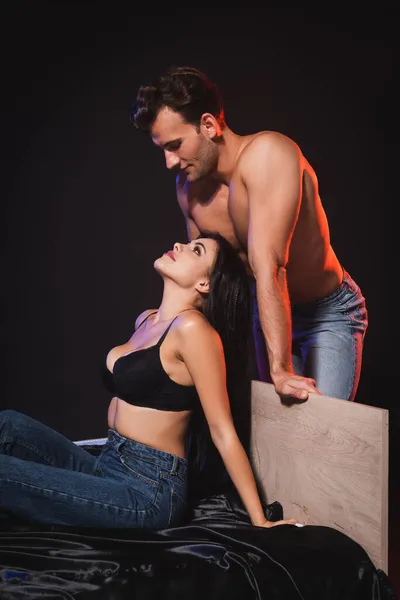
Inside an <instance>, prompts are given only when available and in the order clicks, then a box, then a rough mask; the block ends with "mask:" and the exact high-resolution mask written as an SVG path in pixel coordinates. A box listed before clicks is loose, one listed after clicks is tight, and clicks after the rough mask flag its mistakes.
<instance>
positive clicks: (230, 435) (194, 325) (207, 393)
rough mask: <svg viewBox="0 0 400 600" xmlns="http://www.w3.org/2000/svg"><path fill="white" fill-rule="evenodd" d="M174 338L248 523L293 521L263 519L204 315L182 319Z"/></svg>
mask: <svg viewBox="0 0 400 600" xmlns="http://www.w3.org/2000/svg"><path fill="white" fill-rule="evenodd" d="M178 340H179V351H180V356H181V359H182V360H183V361H184V362H185V365H186V367H187V369H188V371H189V373H190V375H191V377H192V379H193V383H194V385H195V386H196V389H197V392H198V395H199V398H200V402H201V404H202V407H203V410H204V414H205V417H206V419H207V423H208V425H209V428H210V433H211V437H212V440H213V442H214V444H215V446H216V447H217V449H218V451H219V453H220V454H221V457H222V460H223V461H224V464H225V467H226V469H227V471H228V473H229V476H230V477H231V479H232V481H233V483H234V485H235V487H236V489H237V491H238V493H239V495H240V497H241V499H242V502H243V504H244V506H245V508H246V510H247V512H248V513H249V516H250V519H251V522H252V523H253V524H254V525H258V526H262V527H272V526H274V525H278V524H294V523H296V520H295V519H288V520H285V521H277V522H272V521H268V520H267V519H266V518H265V514H264V510H263V507H262V504H261V501H260V497H259V495H258V491H257V486H256V482H255V479H254V475H253V471H252V468H251V465H250V462H249V460H248V458H247V455H246V452H245V451H244V448H243V446H242V444H241V442H240V440H239V438H238V435H237V433H236V429H235V426H234V423H233V419H232V414H231V410H230V405H229V398H228V392H227V389H226V368H225V358H224V351H223V347H222V343H221V339H220V337H219V335H218V333H217V332H216V331H215V330H214V329H213V327H211V325H210V324H209V323H208V321H207V320H206V318H205V317H203V316H202V315H201V314H196V313H194V314H191V315H190V316H186V317H185V318H184V319H182V324H181V325H180V326H179V328H178Z"/></svg>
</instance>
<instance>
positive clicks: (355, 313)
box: [253, 271, 368, 400]
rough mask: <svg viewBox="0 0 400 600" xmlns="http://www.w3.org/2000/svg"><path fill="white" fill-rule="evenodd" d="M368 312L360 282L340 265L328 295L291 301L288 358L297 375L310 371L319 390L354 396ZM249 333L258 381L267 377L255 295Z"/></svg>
mask: <svg viewBox="0 0 400 600" xmlns="http://www.w3.org/2000/svg"><path fill="white" fill-rule="evenodd" d="M367 327H368V313H367V309H366V305H365V299H364V297H363V295H362V293H361V290H360V288H359V287H358V285H357V284H356V283H355V281H354V280H353V279H352V278H351V277H350V275H349V274H348V273H347V272H346V271H344V277H343V281H342V283H341V285H340V286H339V287H338V288H337V290H335V291H334V292H333V293H332V294H330V295H329V296H326V297H325V298H321V299H320V300H316V301H314V302H308V303H306V304H294V305H293V306H292V360H293V369H294V371H295V373H297V374H298V375H304V376H305V377H312V378H313V379H315V381H316V385H317V388H318V389H319V390H320V391H321V392H322V393H323V394H324V395H325V396H332V397H333V398H341V399H343V400H354V398H355V395H356V392H357V387H358V383H359V380H360V372H361V361H362V350H363V343H364V336H365V333H366V331H367ZM253 335H254V340H255V348H256V359H257V366H258V372H259V377H260V379H261V381H268V382H271V378H270V375H269V365H268V355H267V351H266V347H265V341H264V335H263V333H262V329H261V324H260V317H259V313H258V307H257V301H256V300H255V302H254V317H253Z"/></svg>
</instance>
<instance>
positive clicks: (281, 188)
mask: <svg viewBox="0 0 400 600" xmlns="http://www.w3.org/2000/svg"><path fill="white" fill-rule="evenodd" d="M301 159H302V157H301V153H300V150H299V148H298V147H297V146H296V144H294V142H292V141H291V140H289V139H288V138H286V137H285V136H282V135H280V134H265V135H262V134H261V135H260V136H257V138H255V139H254V140H253V141H252V142H251V146H250V147H249V148H248V149H247V151H246V154H244V153H243V157H242V166H241V172H242V180H243V183H244V185H245V187H246V189H247V193H248V198H249V231H248V258H249V264H250V267H251V269H252V271H253V273H254V276H255V279H256V286H257V302H258V309H259V314H260V321H261V327H262V330H263V333H264V337H265V341H266V346H267V351H268V359H269V364H270V374H271V377H272V381H273V383H274V385H275V389H276V391H277V393H278V394H280V395H281V396H291V397H295V398H298V399H307V398H308V393H309V392H318V390H317V389H316V388H315V382H314V380H313V379H310V378H308V377H300V376H297V375H295V374H294V372H293V365H292V324H291V310H290V300H289V293H288V288H287V281H286V266H287V263H288V258H289V248H290V242H291V239H292V235H293V231H294V228H295V225H296V222H297V218H298V214H299V210H300V202H301V177H302V165H301Z"/></svg>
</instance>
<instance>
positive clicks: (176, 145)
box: [168, 142, 181, 152]
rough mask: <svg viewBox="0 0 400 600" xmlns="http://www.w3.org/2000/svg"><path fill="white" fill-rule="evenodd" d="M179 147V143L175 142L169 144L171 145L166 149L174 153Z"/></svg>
mask: <svg viewBox="0 0 400 600" xmlns="http://www.w3.org/2000/svg"><path fill="white" fill-rule="evenodd" d="M180 147H181V143H180V142H177V143H176V144H171V145H170V146H169V147H168V150H169V151H170V152H176V151H177V150H179V148H180Z"/></svg>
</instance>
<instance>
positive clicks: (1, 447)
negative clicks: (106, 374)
mask: <svg viewBox="0 0 400 600" xmlns="http://www.w3.org/2000/svg"><path fill="white" fill-rule="evenodd" d="M186 482H187V461H186V460H185V459H183V458H180V457H178V456H175V455H173V454H169V453H167V452H162V451H160V450H156V449H155V448H151V447H149V446H145V445H144V444H140V443H138V442H134V441H132V440H129V439H127V438H124V437H122V436H121V435H119V434H118V433H117V432H116V431H114V430H112V429H110V430H109V431H108V438H107V441H106V443H105V445H104V447H103V449H102V451H101V454H100V455H99V456H97V457H96V456H94V455H92V454H91V453H90V452H88V451H87V450H85V449H84V448H81V447H80V446H78V445H76V444H74V443H73V442H71V441H70V440H68V439H66V438H65V437H64V436H62V435H60V434H59V433H57V432H56V431H54V430H53V429H50V428H49V427H47V426H45V425H43V424H42V423H40V422H38V421H35V420H34V419H32V418H30V417H28V416H26V415H24V414H22V413H19V412H17V411H13V410H4V411H2V412H0V511H4V512H5V513H6V514H7V513H11V514H12V515H14V516H16V517H19V518H22V519H23V520H27V521H33V522H36V523H45V524H53V525H75V526H85V527H107V528H119V527H132V528H142V529H165V528H168V527H174V526H178V525H180V524H181V523H182V522H183V519H184V517H185V513H186Z"/></svg>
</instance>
